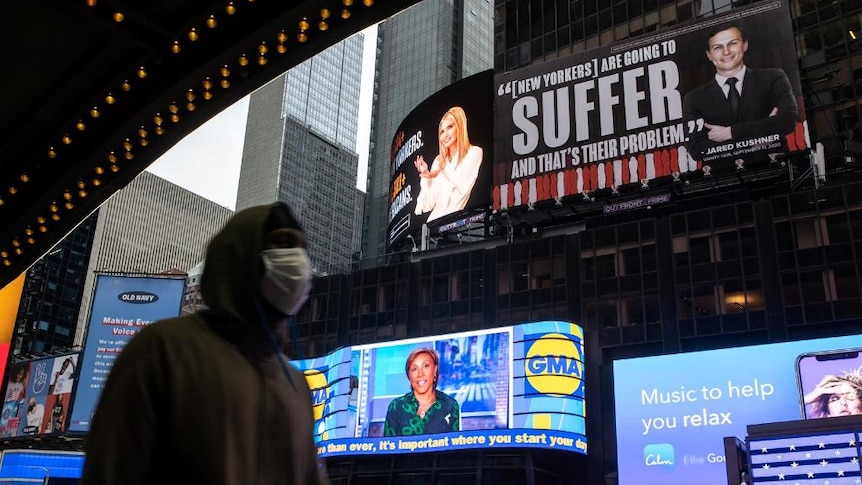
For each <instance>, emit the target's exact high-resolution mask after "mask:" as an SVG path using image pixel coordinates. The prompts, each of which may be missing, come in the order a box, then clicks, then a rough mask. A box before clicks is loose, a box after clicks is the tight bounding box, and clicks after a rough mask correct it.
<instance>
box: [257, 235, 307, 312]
mask: <svg viewBox="0 0 862 485" xmlns="http://www.w3.org/2000/svg"><path fill="white" fill-rule="evenodd" d="M260 255H261V258H262V259H263V265H264V274H263V279H262V280H261V282H260V292H261V295H262V296H263V297H264V299H266V301H267V302H269V304H270V305H272V306H273V307H275V308H276V309H278V311H280V312H281V313H284V314H285V315H295V314H296V312H298V311H299V309H300V307H302V304H303V303H305V300H307V299H308V295H309V293H310V292H311V262H310V261H309V260H308V254H307V253H306V251H305V249H302V248H274V249H265V250H263V251H262V252H261V254H260Z"/></svg>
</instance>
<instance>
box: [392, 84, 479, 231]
mask: <svg viewBox="0 0 862 485" xmlns="http://www.w3.org/2000/svg"><path fill="white" fill-rule="evenodd" d="M491 84H492V71H490V70H488V71H484V72H481V73H478V74H474V75H472V76H470V77H467V78H464V79H462V80H460V81H458V82H456V83H454V84H452V85H450V86H447V87H445V88H443V89H442V90H440V91H438V92H437V93H435V94H434V95H432V96H431V97H429V98H428V99H426V100H425V101H423V102H422V103H420V104H419V106H417V107H416V108H415V109H414V110H413V111H411V112H410V114H409V115H408V116H407V117H406V118H405V119H404V121H402V122H401V125H400V126H399V127H398V130H397V131H396V132H395V134H394V136H393V139H392V150H391V152H390V153H391V156H390V169H389V174H390V184H389V214H388V217H387V221H388V235H387V244H388V247H391V246H392V245H393V244H396V243H399V242H403V241H404V240H405V239H406V238H407V236H408V235H412V236H414V237H417V238H418V237H419V236H420V234H421V232H422V225H423V224H426V223H427V224H428V225H429V226H431V225H440V224H444V223H451V222H453V221H457V220H459V219H461V218H463V217H466V216H468V215H469V214H470V213H472V212H473V211H477V210H484V209H486V208H487V207H489V206H490V205H491V164H492V161H493V159H494V158H493V147H492V140H493V135H492V126H493V125H492V117H493V102H494V100H493V97H492V96H491V92H492V88H491Z"/></svg>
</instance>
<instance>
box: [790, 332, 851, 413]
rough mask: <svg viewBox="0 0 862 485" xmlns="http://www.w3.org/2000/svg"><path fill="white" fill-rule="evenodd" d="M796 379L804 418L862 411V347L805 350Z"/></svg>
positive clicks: (799, 360)
mask: <svg viewBox="0 0 862 485" xmlns="http://www.w3.org/2000/svg"><path fill="white" fill-rule="evenodd" d="M796 382H797V386H798V389H799V404H800V408H801V410H802V417H803V419H817V418H828V417H833V416H849V415H862V349H858V348H857V349H843V350H830V351H826V352H811V353H805V354H802V355H800V356H798V357H797V358H796Z"/></svg>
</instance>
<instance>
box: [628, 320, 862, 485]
mask: <svg viewBox="0 0 862 485" xmlns="http://www.w3.org/2000/svg"><path fill="white" fill-rule="evenodd" d="M859 348H862V335H854V336H846V337H833V338H823V339H816V340H801V341H795V342H782V343H776V344H767V345H756V346H749V347H737V348H729V349H719V350H710V351H703V352H690V353H684V354H671V355H661V356H655V357H644V358H635V359H625V360H618V361H615V362H614V364H613V372H614V405H615V415H616V439H617V463H618V471H619V483H620V485H634V484H637V485H650V484H655V485H674V484H679V485H688V484H692V483H697V484H701V485H726V484H727V483H728V482H727V478H726V477H725V475H726V473H725V463H724V459H725V457H724V447H723V438H724V437H725V436H734V437H737V438H744V437H745V436H746V432H747V430H746V427H747V426H748V425H753V424H762V423H773V422H780V421H794V420H799V419H802V417H803V409H804V408H805V405H806V404H805V403H806V401H808V400H810V399H811V397H810V390H809V389H810V388H809V387H808V386H809V377H807V376H803V377H802V381H801V382H803V383H804V386H805V387H804V388H803V387H801V386H800V385H799V383H800V377H799V369H800V367H799V366H798V361H799V358H800V357H801V356H806V355H810V354H812V353H815V354H821V353H825V354H830V355H833V354H835V353H836V352H834V351H838V350H841V351H842V352H841V353H844V352H843V351H844V350H847V349H859ZM827 351H828V352H827ZM834 362H837V361H830V364H829V365H828V366H823V367H822V368H821V369H820V370H821V371H822V372H820V375H818V376H817V380H818V381H819V380H821V379H823V377H824V376H826V375H827V374H828V373H829V372H832V373H835V374H838V375H844V371H846V372H848V373H851V372H853V371H854V369H852V368H851V367H852V361H844V362H843V364H842V365H843V367H841V368H840V369H839V367H840V366H836V365H833V364H834ZM857 365H858V363H857ZM824 372H826V374H824ZM856 372H857V373H858V372H862V369H856ZM859 389H862V380H860V388H859ZM830 392H831V391H830ZM806 396H808V397H806ZM859 412H860V413H862V409H860V410H859ZM836 415H837V414H836Z"/></svg>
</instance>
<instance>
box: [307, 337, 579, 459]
mask: <svg viewBox="0 0 862 485" xmlns="http://www.w3.org/2000/svg"><path fill="white" fill-rule="evenodd" d="M293 364H294V365H296V366H297V367H298V368H299V369H301V370H303V372H304V373H305V375H306V379H307V380H308V385H309V387H310V388H311V392H312V400H313V403H314V416H315V420H316V428H315V429H316V436H315V439H316V441H317V443H318V453H319V454H320V455H321V456H336V455H348V454H349V455H355V454H370V453H405V452H410V451H420V452H421V451H441V450H447V451H449V450H452V449H453V448H511V447H536V448H553V449H563V450H568V451H573V452H576V453H582V454H586V452H587V438H586V436H585V421H584V420H585V410H584V384H583V370H584V360H583V332H582V330H581V327H579V326H578V325H576V324H574V323H570V322H558V321H547V322H536V323H529V324H524V325H517V326H514V327H502V328H497V329H489V330H481V331H475V332H465V333H458V334H449V335H441V336H435V337H426V338H420V339H411V340H402V341H396V342H387V343H381V344H372V345H362V346H356V347H352V348H347V349H341V350H339V351H337V352H335V353H332V354H329V355H327V356H325V357H321V358H318V359H308V360H301V361H296V362H293ZM432 395H433V396H434V397H433V398H431V399H430V401H429V400H428V397H430V396H432ZM429 402H430V403H431V404H430V407H427V408H425V407H423V404H427V403H429Z"/></svg>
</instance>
